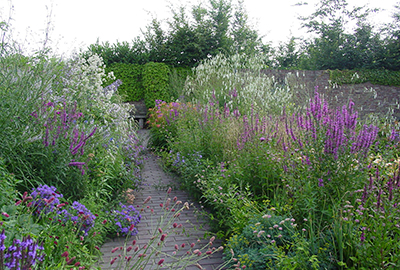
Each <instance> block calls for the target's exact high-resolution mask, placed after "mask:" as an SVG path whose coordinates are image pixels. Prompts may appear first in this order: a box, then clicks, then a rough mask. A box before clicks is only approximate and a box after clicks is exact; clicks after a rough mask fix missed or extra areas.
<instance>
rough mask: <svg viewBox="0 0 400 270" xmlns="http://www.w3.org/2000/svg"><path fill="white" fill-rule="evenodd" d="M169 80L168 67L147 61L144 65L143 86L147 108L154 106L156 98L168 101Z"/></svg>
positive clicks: (169, 96) (169, 95)
mask: <svg viewBox="0 0 400 270" xmlns="http://www.w3.org/2000/svg"><path fill="white" fill-rule="evenodd" d="M169 80H170V69H169V67H168V66H167V65H166V64H164V63H155V62H149V63H147V64H145V65H144V67H143V87H144V101H145V104H146V107H147V108H152V107H154V106H155V101H156V100H157V99H161V100H164V101H170V99H171V94H170V91H169V90H170V88H169Z"/></svg>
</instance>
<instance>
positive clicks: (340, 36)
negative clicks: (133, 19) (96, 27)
mask: <svg viewBox="0 0 400 270" xmlns="http://www.w3.org/2000/svg"><path fill="white" fill-rule="evenodd" d="M170 10H171V14H172V16H171V18H169V19H167V21H166V23H164V22H162V21H160V20H158V19H157V18H153V20H152V21H151V23H150V24H149V25H148V26H147V28H146V29H145V30H144V31H142V36H141V37H136V38H135V39H133V41H132V42H130V43H128V42H117V43H116V44H109V43H108V42H105V43H102V44H100V42H99V41H98V42H97V43H96V44H92V45H90V46H89V48H88V50H89V51H92V52H95V53H98V54H100V55H101V56H102V57H103V59H104V61H105V63H106V65H109V64H112V63H115V62H122V63H134V64H145V63H147V62H162V63H165V64H168V65H170V66H174V67H178V66H179V67H194V66H196V65H198V63H200V62H201V61H202V60H204V59H208V58H210V57H213V56H216V55H218V54H225V55H232V54H245V55H254V54H264V55H267V56H269V59H270V62H268V63H266V67H269V68H278V69H312V70H323V69H388V70H395V71H397V70H400V2H399V3H398V4H397V5H395V6H394V7H393V22H391V23H389V24H386V25H381V26H377V25H373V24H372V23H371V22H370V19H369V17H370V15H371V14H373V13H376V12H379V10H378V9H372V8H369V7H368V6H367V5H363V6H356V7H349V5H348V3H347V1H346V0H320V1H319V3H318V4H317V5H316V7H315V10H314V11H313V12H312V13H311V14H309V15H308V16H302V17H300V18H299V20H300V21H301V24H302V27H303V28H305V29H307V31H308V32H309V33H310V36H311V37H310V38H307V39H304V38H299V37H295V36H293V37H291V38H289V40H288V41H287V42H283V43H281V44H280V45H278V46H276V47H275V48H273V47H272V46H271V45H270V43H265V41H264V42H263V39H264V40H266V39H267V37H266V38H262V37H261V36H260V35H259V33H258V31H257V30H256V29H255V28H254V27H253V26H252V25H251V23H250V20H249V17H248V14H247V11H246V8H245V2H244V0H238V1H237V2H236V3H235V4H234V3H232V0H205V1H204V2H201V3H199V4H196V5H193V6H191V7H187V6H179V7H171V8H170Z"/></svg>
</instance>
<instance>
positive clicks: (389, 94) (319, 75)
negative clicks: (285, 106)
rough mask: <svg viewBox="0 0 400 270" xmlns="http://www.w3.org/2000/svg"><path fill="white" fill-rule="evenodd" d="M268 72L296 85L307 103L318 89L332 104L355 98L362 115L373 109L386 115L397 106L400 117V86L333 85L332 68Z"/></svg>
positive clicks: (279, 81) (300, 100)
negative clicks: (331, 80) (327, 69)
mask: <svg viewBox="0 0 400 270" xmlns="http://www.w3.org/2000/svg"><path fill="white" fill-rule="evenodd" d="M263 73H264V74H266V75H268V76H273V77H274V78H275V81H276V82H277V84H289V85H292V86H293V89H294V90H295V94H296V100H297V102H296V103H300V104H304V103H305V102H306V101H307V100H308V99H309V97H311V96H312V95H313V93H314V90H315V88H316V87H318V92H319V93H320V94H322V95H323V96H324V98H326V99H327V100H328V102H329V105H330V107H331V108H332V107H333V106H334V107H337V106H340V107H342V106H343V105H347V104H348V101H349V100H350V99H351V100H352V101H353V102H354V104H355V109H356V110H357V111H358V113H359V115H360V117H362V118H363V117H365V116H366V115H368V114H370V113H379V114H380V115H382V116H384V115H386V114H387V113H388V112H389V109H393V113H391V115H393V116H394V117H396V118H397V119H400V109H399V108H398V105H397V104H398V102H400V87H398V86H384V85H373V84H371V83H363V84H351V85H350V84H345V85H342V86H332V85H331V84H330V81H329V72H328V71H323V70H304V71H296V70H263Z"/></svg>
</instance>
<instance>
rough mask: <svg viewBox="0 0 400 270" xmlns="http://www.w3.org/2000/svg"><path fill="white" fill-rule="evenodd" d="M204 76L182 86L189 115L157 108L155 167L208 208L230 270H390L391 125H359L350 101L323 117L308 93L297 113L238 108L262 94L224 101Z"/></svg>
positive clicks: (394, 185) (394, 138) (238, 94)
mask: <svg viewBox="0 0 400 270" xmlns="http://www.w3.org/2000/svg"><path fill="white" fill-rule="evenodd" d="M213 63H218V64H219V63H220V62H217V61H214V62H206V63H205V64H204V66H202V65H201V66H199V68H198V69H199V70H198V72H200V74H201V72H205V73H206V70H207V69H206V70H205V71H203V70H202V69H204V68H205V67H207V66H208V65H213ZM215 67H217V65H215V66H214V68H215ZM218 67H220V65H218ZM216 70H218V68H216ZM209 71H210V72H209V74H208V76H204V77H203V78H201V77H197V78H196V79H197V82H195V81H193V84H192V85H188V87H190V88H189V89H188V92H187V93H189V94H191V96H189V97H186V100H191V101H193V102H194V104H196V105H195V106H193V105H191V103H185V102H179V103H166V102H162V101H158V102H157V106H156V107H155V108H154V109H152V110H151V112H150V113H151V114H150V119H149V124H150V125H151V128H152V129H151V133H152V135H153V137H152V138H153V140H152V142H153V146H154V147H156V148H159V149H161V150H164V151H163V152H162V156H163V159H164V161H165V164H166V165H167V166H169V168H170V169H171V170H173V171H175V172H177V173H178V174H180V175H181V182H182V185H183V186H184V187H185V188H186V189H188V190H190V191H191V193H192V194H194V195H195V196H196V197H197V198H199V200H200V201H201V202H202V203H203V204H204V205H206V206H207V207H209V208H210V209H211V213H210V218H211V219H212V220H213V224H216V226H215V230H216V231H218V232H219V235H220V236H222V237H226V238H227V239H228V240H227V248H226V254H227V255H230V254H231V252H233V253H234V254H235V255H234V257H235V258H236V259H237V262H236V263H235V265H236V266H235V267H238V266H240V267H242V266H244V265H245V266H246V269H270V268H271V269H344V268H346V267H348V268H367V269H372V268H382V269H385V268H391V267H398V266H399V264H400V261H399V257H398V256H397V253H398V252H399V249H398V244H397V243H396V242H397V240H398V235H399V233H400V231H399V228H398V225H397V220H398V219H399V215H398V211H399V210H398V197H397V196H396V194H397V192H398V187H399V162H400V161H399V156H398V147H399V145H400V141H399V129H398V126H397V122H395V121H389V120H387V119H386V120H381V121H377V122H369V123H367V122H364V121H362V120H360V119H359V118H358V117H357V115H358V114H357V112H356V111H354V109H353V106H354V104H353V102H351V101H350V102H349V104H348V105H347V106H344V107H342V108H331V107H329V104H328V103H327V102H326V101H324V100H323V99H322V98H321V97H320V95H319V93H318V89H315V92H314V95H313V96H311V97H310V99H309V102H308V105H307V106H306V108H297V107H296V106H292V107H289V108H287V109H284V108H282V109H281V110H268V109H265V108H271V107H272V106H273V105H274V104H272V105H271V104H270V103H273V102H274V100H271V99H263V100H262V101H263V102H264V103H262V102H260V103H259V104H258V105H257V106H255V105H253V103H252V102H249V103H248V104H249V105H247V106H246V103H245V104H243V102H238V100H240V99H243V100H246V99H247V98H248V100H251V98H253V97H254V96H257V92H258V91H262V92H263V93H265V92H268V91H271V88H262V87H259V88H258V87H253V88H252V91H246V90H245V89H243V88H241V89H231V90H230V91H228V90H225V89H224V88H219V86H220V85H224V84H223V83H222V82H226V84H227V85H229V76H225V77H224V76H223V75H221V78H218V77H214V76H213V75H214V74H216V73H217V71H213V68H211V69H209ZM228 74H229V73H228ZM228 74H226V75H228ZM248 74H252V73H251V70H250V72H249V73H248ZM261 79H262V78H260V80H261ZM227 80H228V81H227ZM251 80H252V79H251V78H248V79H247V81H250V82H251ZM247 81H243V84H242V85H246V82H247ZM196 83H197V84H196ZM207 83H210V85H217V86H218V87H217V88H215V89H214V91H212V90H210V88H207V87H205V85H207ZM220 83H221V84H220ZM270 87H272V86H271V85H270ZM272 89H273V88H272ZM225 91H228V92H227V93H225V94H223V93H224V92H225ZM274 93H275V94H276V95H277V96H276V97H275V100H280V99H281V98H282V97H284V95H286V92H276V91H275V92H274ZM287 93H288V94H289V95H290V90H288V92H287ZM190 97H192V99H190ZM188 98H189V99H188ZM275 105H276V104H275ZM262 106H264V108H263V107H262ZM232 264H233V263H232Z"/></svg>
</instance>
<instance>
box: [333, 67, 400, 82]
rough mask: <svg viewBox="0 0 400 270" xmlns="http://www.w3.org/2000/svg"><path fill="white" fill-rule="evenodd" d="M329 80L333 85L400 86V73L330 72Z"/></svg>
mask: <svg viewBox="0 0 400 270" xmlns="http://www.w3.org/2000/svg"><path fill="white" fill-rule="evenodd" d="M329 79H330V80H331V84H333V85H342V84H358V83H366V82H370V83H372V84H377V85H389V86H400V71H391V70H387V69H374V70H368V69H363V70H330V73H329Z"/></svg>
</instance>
